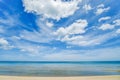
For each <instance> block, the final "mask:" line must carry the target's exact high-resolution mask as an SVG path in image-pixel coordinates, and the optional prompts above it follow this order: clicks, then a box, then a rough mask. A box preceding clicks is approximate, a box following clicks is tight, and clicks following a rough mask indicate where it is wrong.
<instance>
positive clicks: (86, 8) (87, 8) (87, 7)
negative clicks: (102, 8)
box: [83, 4, 92, 11]
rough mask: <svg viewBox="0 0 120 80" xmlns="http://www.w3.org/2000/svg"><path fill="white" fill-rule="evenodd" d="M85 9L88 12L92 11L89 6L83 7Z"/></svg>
mask: <svg viewBox="0 0 120 80" xmlns="http://www.w3.org/2000/svg"><path fill="white" fill-rule="evenodd" d="M83 9H85V10H86V11H89V10H91V9H92V7H91V6H90V5H89V4H88V5H87V4H85V5H84V6H83Z"/></svg>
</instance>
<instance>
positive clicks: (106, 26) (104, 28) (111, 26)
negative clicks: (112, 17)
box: [99, 24, 115, 30]
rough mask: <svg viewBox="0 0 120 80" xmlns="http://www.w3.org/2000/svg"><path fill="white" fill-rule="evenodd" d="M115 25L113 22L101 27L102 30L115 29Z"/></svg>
mask: <svg viewBox="0 0 120 80" xmlns="http://www.w3.org/2000/svg"><path fill="white" fill-rule="evenodd" d="M114 27H115V26H114V25H111V24H102V25H101V26H100V27H99V29H101V30H108V29H113V28H114Z"/></svg>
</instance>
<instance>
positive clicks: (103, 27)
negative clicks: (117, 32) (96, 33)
mask: <svg viewBox="0 0 120 80" xmlns="http://www.w3.org/2000/svg"><path fill="white" fill-rule="evenodd" d="M112 23H113V24H108V23H106V24H102V25H101V26H100V27H99V29H101V30H108V29H114V28H115V27H116V26H120V19H116V20H114V21H113V22H112Z"/></svg>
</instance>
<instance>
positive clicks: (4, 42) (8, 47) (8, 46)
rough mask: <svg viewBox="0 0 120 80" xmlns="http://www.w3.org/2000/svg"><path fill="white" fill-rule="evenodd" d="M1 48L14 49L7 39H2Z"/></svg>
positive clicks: (0, 39) (0, 41)
mask: <svg viewBox="0 0 120 80" xmlns="http://www.w3.org/2000/svg"><path fill="white" fill-rule="evenodd" d="M0 48H2V49H11V48H13V46H11V45H10V44H9V42H8V41H7V40H6V39H4V38H0Z"/></svg>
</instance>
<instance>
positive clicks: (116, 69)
mask: <svg viewBox="0 0 120 80" xmlns="http://www.w3.org/2000/svg"><path fill="white" fill-rule="evenodd" d="M0 75H9V76H100V75H120V61H109V62H108V61H94V62H89V61H87V62H60V61H56V62H50V61H46V62H45V61H44V62H32V61H31V62H25V61H0Z"/></svg>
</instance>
